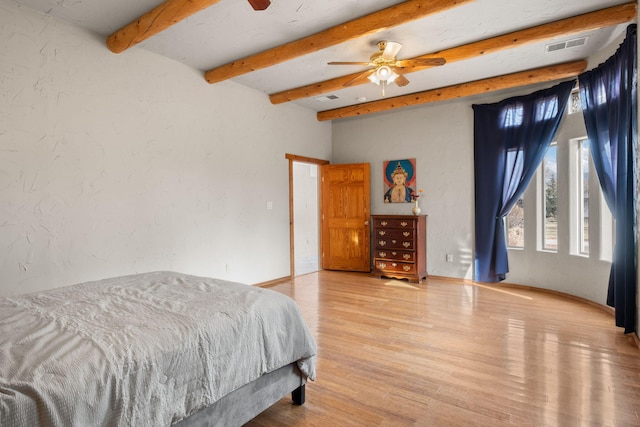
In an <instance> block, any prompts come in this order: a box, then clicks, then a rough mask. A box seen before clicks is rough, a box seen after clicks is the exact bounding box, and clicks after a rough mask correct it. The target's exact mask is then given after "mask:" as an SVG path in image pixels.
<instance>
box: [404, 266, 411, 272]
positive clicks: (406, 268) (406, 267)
mask: <svg viewBox="0 0 640 427" xmlns="http://www.w3.org/2000/svg"><path fill="white" fill-rule="evenodd" d="M402 269H403V270H404V271H409V270H411V266H408V265H405V266H403V267H402Z"/></svg>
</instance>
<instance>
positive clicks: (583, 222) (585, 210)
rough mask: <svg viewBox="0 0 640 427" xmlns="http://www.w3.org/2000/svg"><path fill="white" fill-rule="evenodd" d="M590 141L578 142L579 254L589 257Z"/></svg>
mask: <svg viewBox="0 0 640 427" xmlns="http://www.w3.org/2000/svg"><path fill="white" fill-rule="evenodd" d="M589 158H590V154H589V140H587V139H583V140H580V141H578V159H579V160H578V174H577V175H578V176H577V182H578V188H577V190H578V191H577V192H576V193H577V196H578V205H577V208H578V209H577V216H578V218H577V219H578V221H577V225H578V233H577V236H578V252H579V253H580V254H581V255H589Z"/></svg>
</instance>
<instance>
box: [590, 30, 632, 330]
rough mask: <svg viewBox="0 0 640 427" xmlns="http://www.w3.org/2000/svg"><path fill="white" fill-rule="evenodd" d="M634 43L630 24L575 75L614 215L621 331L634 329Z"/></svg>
mask: <svg viewBox="0 0 640 427" xmlns="http://www.w3.org/2000/svg"><path fill="white" fill-rule="evenodd" d="M636 44H637V37H636V25H635V24H633V25H630V26H629V27H627V37H626V39H625V40H624V42H623V43H622V44H621V45H620V47H619V48H618V50H617V51H616V53H615V54H614V55H613V56H612V57H611V58H609V59H608V60H607V61H606V62H604V63H603V64H601V65H599V66H598V67H597V68H595V69H593V70H591V71H587V72H585V73H583V74H581V75H580V76H579V77H578V82H579V84H580V99H581V102H582V110H583V114H584V120H585V124H586V128H587V136H588V137H589V142H590V146H591V155H592V157H593V163H594V165H595V168H596V172H597V174H598V180H599V181H600V186H601V187H602V191H603V193H604V196H605V199H606V201H607V204H608V205H609V209H610V210H611V213H612V214H613V216H614V218H615V219H616V239H615V242H616V243H615V248H614V251H613V262H612V264H611V273H610V275H609V291H608V295H607V304H608V305H610V306H612V307H614V308H615V313H616V314H615V318H616V325H617V326H620V327H623V328H624V331H625V333H630V332H634V331H635V317H636V268H637V266H636V248H637V246H636V236H637V235H636V228H635V227H636V224H637V218H636V211H635V206H636V200H635V198H636V197H637V188H635V183H637V168H636V166H635V165H636V164H637V163H636V156H637V147H638V146H637V135H638V130H637V129H638V126H637V116H638V115H637V88H636V85H637V65H636V62H637V50H636Z"/></svg>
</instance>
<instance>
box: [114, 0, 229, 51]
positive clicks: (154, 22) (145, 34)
mask: <svg viewBox="0 0 640 427" xmlns="http://www.w3.org/2000/svg"><path fill="white" fill-rule="evenodd" d="M219 1H220V0H166V1H165V2H164V3H162V4H160V5H159V6H156V7H155V8H154V9H152V10H151V11H149V12H147V13H145V14H144V15H142V16H141V17H139V18H138V19H136V20H134V21H132V22H130V23H129V24H127V25H125V26H124V27H122V28H120V29H119V30H118V31H116V32H115V33H113V34H111V35H110V36H109V37H107V47H108V48H109V50H111V51H112V52H114V53H120V52H123V51H125V50H126V49H129V48H130V47H132V46H135V45H137V44H138V43H140V42H141V41H144V40H146V39H148V38H149V37H151V36H153V35H155V34H158V33H159V32H160V31H163V30H165V29H167V28H169V27H170V26H172V25H173V24H176V23H178V22H180V21H182V20H183V19H185V18H188V17H189V16H191V15H194V14H196V13H198V12H200V11H201V10H203V9H206V8H208V7H209V6H211V5H214V4H216V3H218V2H219Z"/></svg>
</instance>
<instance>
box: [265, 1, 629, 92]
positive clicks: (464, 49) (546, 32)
mask: <svg viewBox="0 0 640 427" xmlns="http://www.w3.org/2000/svg"><path fill="white" fill-rule="evenodd" d="M636 16H637V3H636V2H635V1H634V2H629V3H625V4H622V5H619V6H613V7H609V8H606V9H601V10H598V11H595V12H590V13H585V14H582V15H578V16H575V17H572V18H566V19H561V20H559V21H555V22H551V23H548V24H543V25H538V26H536V27H531V28H527V29H524V30H520V31H514V32H512V33H509V34H504V35H501V36H497V37H492V38H489V39H485V40H481V41H477V42H474V43H469V44H466V45H462V46H458V47H454V48H451V49H446V50H442V51H440V52H434V53H431V54H428V55H422V56H418V57H417V58H413V59H419V58H433V57H444V58H445V59H446V60H447V63H451V62H455V61H462V60H466V59H471V58H475V57H477V56H483V55H487V54H490V53H495V52H499V51H501V50H505V49H511V48H514V47H517V46H523V45H526V44H529V43H535V42H540V41H543V40H548V39H552V38H556V37H561V36H566V35H570V34H575V33H579V32H585V31H591V30H597V29H600V28H605V27H608V26H611V25H617V24H624V23H625V22H630V21H633V20H635V19H636ZM445 67H446V65H445ZM427 68H431V67H426V66H423V67H413V68H411V69H408V68H405V69H404V71H405V72H408V73H411V72H414V71H419V70H424V69H427ZM358 74H360V73H353V74H350V75H348V76H342V77H336V78H334V79H330V80H325V81H322V82H318V83H313V84H310V85H306V86H302V87H298V88H295V89H289V90H285V91H282V92H278V93H274V94H271V95H269V98H270V99H271V102H272V103H273V104H280V103H283V102H288V101H295V100H296V99H301V98H308V97H312V96H317V95H320V94H323V93H327V92H332V91H334V90H340V89H344V84H345V83H346V82H348V81H350V80H352V79H353V78H354V77H355V76H357V75H358ZM365 83H368V81H366V80H365V81H363V82H362V83H356V84H365Z"/></svg>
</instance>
